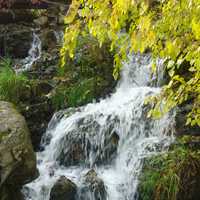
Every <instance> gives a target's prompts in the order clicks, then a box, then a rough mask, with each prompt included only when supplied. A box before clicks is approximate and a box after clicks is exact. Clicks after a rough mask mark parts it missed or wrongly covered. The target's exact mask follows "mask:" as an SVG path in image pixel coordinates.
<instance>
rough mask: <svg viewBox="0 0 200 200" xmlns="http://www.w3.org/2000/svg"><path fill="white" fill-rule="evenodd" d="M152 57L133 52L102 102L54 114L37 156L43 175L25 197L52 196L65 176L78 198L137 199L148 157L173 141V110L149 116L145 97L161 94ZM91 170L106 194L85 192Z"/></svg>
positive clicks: (44, 199)
mask: <svg viewBox="0 0 200 200" xmlns="http://www.w3.org/2000/svg"><path fill="white" fill-rule="evenodd" d="M150 65H151V57H150V56H149V55H144V56H141V55H134V56H133V57H132V58H131V59H130V62H129V63H126V64H124V67H123V70H122V73H121V78H120V79H121V80H120V81H119V84H118V86H117V88H116V91H115V93H113V94H112V95H111V96H110V97H108V98H106V99H103V100H101V101H100V102H98V103H91V104H88V105H87V106H85V107H81V108H77V109H68V110H64V111H60V112H58V113H56V114H55V115H54V117H53V118H52V120H51V122H50V123H49V127H48V129H47V131H46V134H45V136H44V138H43V142H42V145H43V147H44V151H43V152H39V153H38V154H37V157H38V168H39V172H40V176H39V178H38V179H36V180H35V181H34V182H33V183H30V184H28V185H27V186H26V188H25V189H24V190H25V191H26V192H25V193H26V199H27V200H49V196H50V190H51V188H52V186H53V185H54V183H55V182H56V180H58V178H59V177H60V176H62V175H64V176H66V177H67V178H69V179H71V180H72V181H73V182H74V183H75V184H76V185H77V187H78V192H77V197H76V198H77V200H134V199H137V185H138V175H139V173H140V171H141V169H142V162H143V159H144V158H145V157H148V156H151V155H154V154H158V153H160V152H163V151H165V150H167V148H168V146H169V144H170V143H171V142H172V141H173V137H172V136H170V135H171V134H173V124H174V118H173V114H169V115H166V116H164V117H163V118H162V119H160V120H156V121H155V120H151V119H148V118H147V117H146V114H147V112H148V107H147V106H145V105H144V100H145V98H146V97H147V96H148V95H154V94H157V93H159V91H160V89H159V88H155V87H148V86H147V85H151V82H152V80H151V78H150V77H151V69H150ZM90 169H93V170H95V172H96V173H97V175H98V177H99V178H100V179H101V180H102V181H103V183H104V185H105V190H106V194H104V195H98V197H97V196H96V195H95V194H93V191H89V192H88V191H87V192H85V190H82V188H83V187H84V184H85V183H84V180H85V175H86V173H87V172H88V171H89V170H90Z"/></svg>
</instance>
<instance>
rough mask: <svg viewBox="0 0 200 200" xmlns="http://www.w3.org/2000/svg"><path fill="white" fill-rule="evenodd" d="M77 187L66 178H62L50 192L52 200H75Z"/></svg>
mask: <svg viewBox="0 0 200 200" xmlns="http://www.w3.org/2000/svg"><path fill="white" fill-rule="evenodd" d="M76 191H77V187H76V185H75V184H74V183H73V182H72V181H71V180H69V179H67V178H66V177H65V176H61V177H60V178H59V179H58V181H57V182H56V183H55V184H54V186H53V188H52V189H51V192H50V200H75V196H76Z"/></svg>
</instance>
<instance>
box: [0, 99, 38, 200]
mask: <svg viewBox="0 0 200 200" xmlns="http://www.w3.org/2000/svg"><path fill="white" fill-rule="evenodd" d="M37 173H38V171H37V169H36V155H35V153H34V151H33V147H32V144H31V139H30V134H29V131H28V128H27V125H26V122H25V120H24V118H23V117H22V115H20V114H19V112H18V111H17V110H16V109H15V107H14V106H13V105H12V104H11V103H8V102H4V101H0V200H13V199H16V200H18V199H19V198H18V197H17V196H14V197H13V195H14V194H17V193H19V194H20V189H21V187H22V185H24V184H26V183H28V182H30V181H32V180H34V178H35V177H36V176H37ZM17 191H18V192H17ZM19 196H20V195H19Z"/></svg>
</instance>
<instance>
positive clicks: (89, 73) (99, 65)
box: [51, 33, 114, 109]
mask: <svg viewBox="0 0 200 200" xmlns="http://www.w3.org/2000/svg"><path fill="white" fill-rule="evenodd" d="M112 65H113V55H112V54H111V53H110V52H109V44H108V43H106V44H104V45H103V46H102V47H101V48H100V47H99V45H98V41H97V40H96V39H95V38H94V37H91V36H90V35H89V34H88V33H85V35H84V36H79V39H78V43H77V46H76V52H75V59H74V60H71V59H70V58H68V59H67V62H66V63H65V65H64V66H63V67H62V68H61V67H60V68H58V73H57V76H58V79H60V80H61V81H62V83H61V84H59V86H58V87H57V88H56V89H55V91H54V92H53V95H52V98H51V100H52V102H53V105H54V106H55V107H56V109H61V108H64V107H66V106H70V107H76V106H81V105H84V104H86V103H89V102H92V101H93V100H97V99H98V98H100V97H102V95H104V94H106V93H107V91H106V90H109V89H112V87H113V86H114V78H113V76H112Z"/></svg>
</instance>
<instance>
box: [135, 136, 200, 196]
mask: <svg viewBox="0 0 200 200" xmlns="http://www.w3.org/2000/svg"><path fill="white" fill-rule="evenodd" d="M199 142H200V138H198V137H197V138H195V137H184V138H182V139H180V140H179V141H178V143H177V144H175V145H173V146H172V148H171V150H170V151H169V152H167V153H165V154H163V155H158V156H155V157H152V158H149V159H147V160H145V162H144V167H143V172H142V174H141V177H140V183H139V187H138V191H139V199H140V200H198V199H199V195H200V192H199V187H200V150H199V146H198V147H196V146H195V145H196V144H198V145H199Z"/></svg>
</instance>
